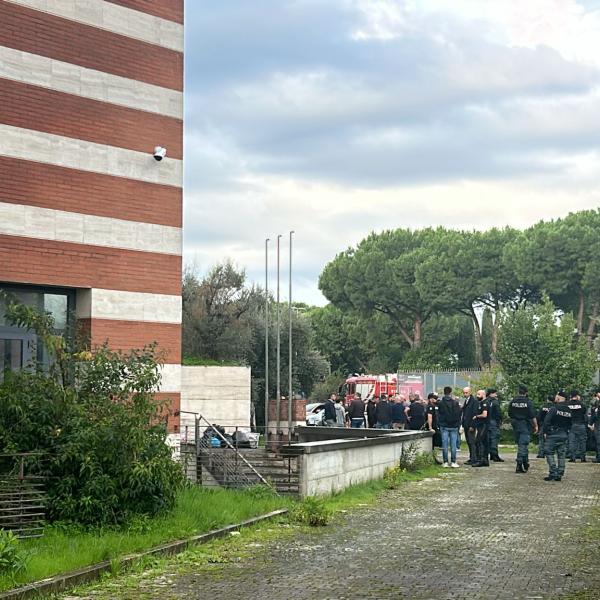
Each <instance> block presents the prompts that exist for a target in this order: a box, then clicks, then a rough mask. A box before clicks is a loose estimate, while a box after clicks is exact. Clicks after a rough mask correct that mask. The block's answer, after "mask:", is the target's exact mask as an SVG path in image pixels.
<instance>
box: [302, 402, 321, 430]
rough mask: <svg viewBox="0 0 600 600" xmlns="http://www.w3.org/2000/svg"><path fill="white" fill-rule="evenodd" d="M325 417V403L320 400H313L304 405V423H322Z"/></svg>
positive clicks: (316, 424)
mask: <svg viewBox="0 0 600 600" xmlns="http://www.w3.org/2000/svg"><path fill="white" fill-rule="evenodd" d="M324 417H325V404H323V403H322V402H313V403H312V404H307V405H306V424H307V425H314V426H318V425H323V423H324V420H325V419H324Z"/></svg>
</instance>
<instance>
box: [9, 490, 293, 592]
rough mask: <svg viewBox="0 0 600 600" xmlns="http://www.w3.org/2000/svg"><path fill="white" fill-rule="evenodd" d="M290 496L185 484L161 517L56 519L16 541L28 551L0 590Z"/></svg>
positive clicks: (282, 502) (245, 515) (230, 519)
mask: <svg viewBox="0 0 600 600" xmlns="http://www.w3.org/2000/svg"><path fill="white" fill-rule="evenodd" d="M292 503H293V501H292V500H291V499H290V498H284V497H281V496H277V495H275V494H273V492H272V491H270V490H268V489H266V490H265V489H263V488H262V487H258V486H257V488H256V489H253V488H251V489H250V490H246V491H235V490H223V489H207V488H201V487H186V488H185V489H183V490H182V491H181V492H180V493H179V494H178V497H177V501H176V503H175V506H174V508H173V509H172V510H171V511H170V512H168V513H166V514H164V515H160V516H156V517H148V516H141V515H140V516H136V517H133V518H132V519H131V520H130V521H128V522H126V523H123V524H121V525H120V526H118V527H107V526H104V527H96V528H89V527H84V526H82V525H75V524H64V523H57V524H54V525H51V526H48V527H47V528H46V531H45V534H44V537H42V538H39V539H33V540H21V541H18V542H17V543H16V544H15V547H16V548H18V549H19V552H21V553H24V554H25V555H26V556H28V557H29V558H28V562H27V568H26V570H25V571H23V570H21V571H19V572H18V573H11V574H8V573H6V574H2V575H0V590H4V589H9V588H11V587H14V586H15V585H17V584H22V583H26V582H29V581H36V580H39V579H43V578H45V577H49V576H51V575H54V574H57V573H63V572H67V571H71V570H74V569H77V568H79V567H83V566H86V565H90V564H94V563H98V562H101V561H104V560H115V565H117V564H118V558H119V557H121V556H124V555H127V554H131V553H133V552H138V551H141V550H144V549H147V548H150V547H152V546H157V545H159V544H162V543H164V542H167V541H170V540H175V539H183V538H187V537H191V536H193V535H197V534H200V533H204V532H206V531H210V530H212V529H218V528H219V527H224V526H225V525H231V524H232V523H237V522H240V521H244V520H245V519H249V518H250V517H254V516H257V515H260V514H265V513H268V512H271V511H273V510H276V509H278V508H285V507H288V506H290V505H292Z"/></svg>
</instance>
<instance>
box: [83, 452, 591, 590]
mask: <svg viewBox="0 0 600 600" xmlns="http://www.w3.org/2000/svg"><path fill="white" fill-rule="evenodd" d="M545 474H546V466H545V462H544V461H542V460H534V461H532V468H531V470H530V472H529V473H528V474H526V475H516V474H515V473H514V463H513V462H510V461H508V460H507V462H506V463H503V464H493V465H492V466H491V467H490V468H483V469H473V468H469V467H464V468H461V469H460V470H458V469H457V470H455V471H454V470H453V471H452V472H451V473H449V474H448V476H447V477H445V478H444V479H441V480H440V479H430V480H425V481H422V482H418V483H411V484H408V485H404V486H403V487H402V488H401V489H399V490H395V491H392V492H387V493H386V494H385V495H384V496H383V498H382V501H381V502H380V503H379V505H378V506H369V507H368V508H362V509H359V510H357V511H352V512H351V513H348V514H347V515H344V516H346V517H348V518H347V519H346V520H345V521H344V520H343V519H342V521H341V522H337V523H336V524H335V525H333V526H330V527H327V528H324V529H321V530H318V531H315V532H311V533H306V534H304V533H302V534H299V535H297V536H296V537H293V538H292V539H291V540H287V541H284V542H277V543H273V544H272V545H271V546H267V547H266V548H260V549H258V550H257V553H256V555H254V556H253V557H252V558H248V559H244V560H242V561H240V562H238V563H235V562H234V563H228V564H224V565H218V568H216V569H214V568H213V569H210V570H201V572H198V569H195V570H194V569H193V568H192V569H190V570H189V571H188V572H187V573H186V572H185V571H184V572H183V573H179V574H177V575H172V576H170V577H169V580H168V585H165V579H164V577H163V578H158V579H157V578H156V577H154V579H153V580H147V581H143V580H140V586H141V589H143V590H144V595H143V597H144V598H156V599H161V600H166V599H171V598H173V599H179V598H181V599H183V598H185V599H196V598H198V599H200V598H219V599H221V598H222V599H227V600H229V599H231V598H236V599H237V598H247V599H252V600H255V599H259V598H268V599H272V600H279V599H282V600H283V599H285V600H287V599H288V598H294V599H296V600H309V599H310V600H313V599H314V600H317V599H318V600H321V599H324V598H335V599H340V600H341V599H344V598H347V599H350V598H373V599H387V598H390V599H392V598H393V599H400V598H405V599H413V598H414V599H436V600H442V599H453V600H458V599H461V600H462V599H464V600H474V599H494V600H501V599H510V600H517V599H521V598H522V599H538V598H541V599H547V598H552V599H554V598H560V597H562V596H563V595H565V594H567V593H570V592H574V591H576V590H580V589H581V588H583V587H586V588H587V589H588V590H589V589H592V590H593V589H597V590H598V592H597V595H596V592H591V593H590V595H585V596H581V597H582V598H583V597H585V598H586V599H587V598H600V568H599V565H598V562H596V564H595V565H591V564H590V557H591V552H592V550H596V552H597V550H598V549H597V541H596V542H595V543H594V542H592V541H591V540H590V539H588V538H586V536H585V535H584V534H583V531H584V529H585V527H586V526H587V525H589V524H590V523H592V521H593V519H598V518H599V517H598V514H599V513H598V512H596V511H597V510H598V508H599V507H600V465H598V464H590V463H587V464H579V463H578V464H576V465H572V464H568V465H567V474H566V477H565V478H564V480H563V481H562V482H561V483H556V482H552V483H548V482H545V481H543V479H542V478H543V476H544V475H545ZM595 556H596V561H597V560H598V556H599V554H597V553H596V554H595ZM115 583H116V582H113V584H112V585H111V588H112V590H109V589H108V588H104V590H103V591H101V590H97V591H95V593H94V594H93V596H88V597H93V598H96V599H98V598H135V597H136V594H135V593H132V592H131V590H130V591H129V592H126V591H125V590H122V592H119V591H118V590H119V586H118V584H117V585H115ZM141 589H140V588H138V590H140V591H141ZM83 597H86V596H80V598H83ZM137 597H142V596H141V595H139V596H137ZM577 597H578V598H579V596H577Z"/></svg>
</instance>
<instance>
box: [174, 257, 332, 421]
mask: <svg viewBox="0 0 600 600" xmlns="http://www.w3.org/2000/svg"><path fill="white" fill-rule="evenodd" d="M265 300H266V299H265V293H264V290H261V289H260V288H258V287H256V286H249V285H247V283H246V274H245V272H244V271H243V270H240V269H237V268H236V267H235V266H233V265H232V264H231V263H230V262H225V263H223V264H218V265H216V266H215V267H213V268H212V269H211V270H210V271H209V272H208V273H207V275H206V276H205V277H203V278H200V277H198V276H197V275H196V274H195V273H192V272H191V271H189V270H188V271H186V273H185V275H184V280H183V352H184V359H189V358H192V357H193V358H195V359H198V360H200V361H202V360H207V359H209V360H216V361H222V362H236V363H238V364H241V365H247V366H249V367H250V368H251V371H252V392H251V393H252V402H253V404H254V408H255V415H256V419H257V422H262V421H263V420H264V414H263V413H264V402H263V401H264V394H265V385H268V389H269V396H270V397H271V398H275V397H276V380H277V373H276V368H275V365H276V339H277V338H276V336H277V332H276V326H275V311H276V306H277V305H276V303H275V302H273V300H272V298H269V303H268V306H269V314H270V320H269V321H270V327H269V364H270V367H271V368H270V369H269V381H268V382H265V368H264V365H265V314H264V311H265V304H266V302H265ZM293 308H294V310H293V312H292V338H293V344H292V349H293V365H292V367H293V373H292V385H293V391H294V392H300V391H302V392H304V393H305V394H309V393H310V391H311V389H312V386H313V385H314V384H315V382H317V381H320V380H321V379H322V378H323V377H324V376H325V375H326V374H327V373H328V372H329V365H328V363H327V361H326V360H325V359H324V357H323V356H322V355H321V354H320V353H319V352H318V350H317V348H316V344H315V338H314V332H313V329H312V327H311V324H310V317H309V316H308V314H304V313H308V312H309V311H307V310H305V309H306V308H307V307H306V306H301V305H295V306H294V307H293ZM280 309H281V361H280V367H281V369H280V381H281V392H282V393H283V394H285V395H288V393H289V392H288V364H289V363H288V335H289V333H288V332H289V318H288V306H287V304H285V305H284V304H281V305H280Z"/></svg>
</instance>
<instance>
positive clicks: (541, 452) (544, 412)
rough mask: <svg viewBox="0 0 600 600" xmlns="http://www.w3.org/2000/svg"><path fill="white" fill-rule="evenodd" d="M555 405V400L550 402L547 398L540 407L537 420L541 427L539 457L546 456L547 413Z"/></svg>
mask: <svg viewBox="0 0 600 600" xmlns="http://www.w3.org/2000/svg"><path fill="white" fill-rule="evenodd" d="M553 406H554V402H550V400H547V401H546V403H545V404H544V405H543V406H541V407H540V410H538V414H537V422H538V428H539V436H538V453H537V457H538V458H544V422H545V420H546V415H547V414H548V411H549V410H550V409H551V408H552V407H553Z"/></svg>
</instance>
